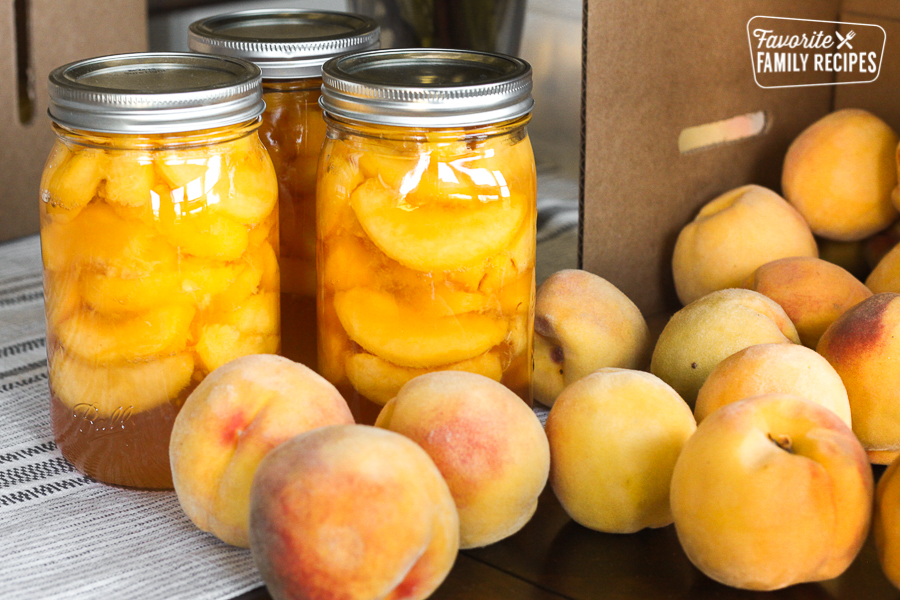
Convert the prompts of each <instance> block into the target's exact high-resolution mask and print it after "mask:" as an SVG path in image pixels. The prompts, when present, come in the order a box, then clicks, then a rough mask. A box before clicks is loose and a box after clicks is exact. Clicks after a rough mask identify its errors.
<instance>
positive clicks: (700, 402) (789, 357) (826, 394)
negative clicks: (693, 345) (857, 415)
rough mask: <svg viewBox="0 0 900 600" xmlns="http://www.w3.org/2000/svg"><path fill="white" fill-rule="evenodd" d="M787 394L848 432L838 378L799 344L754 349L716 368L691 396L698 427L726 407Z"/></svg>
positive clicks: (847, 407) (845, 402)
mask: <svg viewBox="0 0 900 600" xmlns="http://www.w3.org/2000/svg"><path fill="white" fill-rule="evenodd" d="M774 393H782V394H793V395H795V396H800V397H801V398H805V399H806V400H810V401H812V402H815V403H816V404H821V405H822V406H824V407H825V408H827V409H829V410H831V411H833V412H834V413H835V414H836V415H837V416H838V417H840V418H841V420H842V421H843V422H844V423H846V424H847V427H850V423H851V421H850V401H849V400H848V399H847V390H845V389H844V384H843V382H842V381H841V378H840V376H839V375H838V374H837V372H836V371H835V370H834V368H832V366H831V365H830V364H828V361H827V360H825V359H824V358H822V356H821V355H819V354H818V353H817V352H816V351H815V350H811V349H809V348H807V347H805V346H800V345H799V344H759V345H756V346H750V347H749V348H744V349H743V350H740V351H739V352H735V353H734V354H732V355H731V356H729V357H728V358H726V359H725V360H723V361H722V362H720V363H719V364H718V365H717V366H716V368H715V369H713V370H712V373H710V374H709V377H707V378H706V381H705V382H704V383H703V387H701V388H700V392H699V393H698V394H697V405H696V406H695V407H694V417H696V419H697V422H698V423H701V422H702V421H703V419H705V418H706V417H707V416H709V414H710V413H712V412H714V411H716V410H718V409H719V408H721V407H723V406H725V405H726V404H731V403H733V402H737V401H738V400H743V399H744V398H750V397H751V396H759V395H761V394H774Z"/></svg>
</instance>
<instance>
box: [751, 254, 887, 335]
mask: <svg viewBox="0 0 900 600" xmlns="http://www.w3.org/2000/svg"><path fill="white" fill-rule="evenodd" d="M744 287H746V288H749V289H751V290H753V291H755V292H759V293H760V294H763V295H764V296H768V297H769V298H771V299H772V300H774V301H775V302H777V303H778V304H779V305H780V306H781V308H783V309H784V312H786V313H787V316H789V317H790V318H791V321H792V322H793V323H794V326H795V327H796V328H797V334H798V335H799V336H800V341H801V342H802V343H803V345H804V346H809V347H810V348H815V347H816V344H818V343H819V338H820V337H822V334H823V333H825V330H826V329H828V326H829V325H831V324H832V323H833V322H834V320H835V319H837V318H838V317H839V316H841V315H842V314H844V312H845V311H846V310H847V309H848V308H850V307H852V306H856V305H857V304H859V303H860V302H862V301H863V300H865V299H866V298H868V297H869V296H871V295H872V292H871V291H870V290H869V288H867V287H866V286H865V285H863V283H862V282H861V281H860V280H859V279H857V278H856V277H854V276H853V275H851V274H850V273H848V272H847V271H845V270H844V269H842V268H841V267H839V266H837V265H834V264H831V263H829V262H827V261H824V260H821V259H818V258H811V257H794V258H782V259H781V260H776V261H773V262H770V263H767V264H764V265H763V266H761V267H760V268H758V269H757V270H756V271H755V272H754V273H753V275H751V276H750V278H749V279H748V280H747V281H746V282H745V284H744Z"/></svg>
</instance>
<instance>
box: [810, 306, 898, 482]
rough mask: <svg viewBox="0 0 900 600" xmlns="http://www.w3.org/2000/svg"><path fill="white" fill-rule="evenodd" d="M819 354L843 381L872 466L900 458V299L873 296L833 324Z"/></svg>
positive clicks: (820, 346)
mask: <svg viewBox="0 0 900 600" xmlns="http://www.w3.org/2000/svg"><path fill="white" fill-rule="evenodd" d="M816 350H817V351H818V352H819V354H821V355H822V356H824V357H825V359H826V360H827V361H828V362H829V363H831V366H832V367H834V370H835V371H837V373H838V375H840V376H841V380H842V381H843V382H844V387H845V388H847V396H848V397H849V398H850V412H851V413H852V415H853V431H854V433H856V435H857V436H858V437H859V441H860V442H862V445H863V446H864V447H865V449H866V451H868V453H869V459H870V460H871V461H872V462H873V463H877V464H888V463H890V462H891V461H893V460H894V459H895V458H896V457H897V456H898V454H900V294H893V293H882V294H875V295H874V296H872V297H871V298H869V299H868V300H864V301H863V302H861V303H860V304H857V305H856V306H855V307H853V308H851V309H850V310H848V311H847V312H845V313H844V314H843V315H841V316H840V317H839V318H838V319H837V320H836V321H835V322H834V323H832V324H831V327H829V328H828V329H827V330H826V331H825V334H824V335H823V336H822V339H821V340H820V341H819V345H818V347H817V348H816Z"/></svg>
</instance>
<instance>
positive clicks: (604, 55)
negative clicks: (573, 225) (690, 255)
mask: <svg viewBox="0 0 900 600" xmlns="http://www.w3.org/2000/svg"><path fill="white" fill-rule="evenodd" d="M703 4H704V10H700V9H699V5H698V3H697V2H695V1H692V0H653V1H649V2H600V1H596V0H586V1H585V16H584V35H585V39H584V71H583V74H584V75H583V76H584V80H583V89H582V93H583V109H584V110H583V114H584V117H583V123H582V127H583V147H582V150H583V152H582V194H581V200H582V205H581V206H582V219H581V231H580V255H579V256H580V261H581V264H582V267H583V268H585V269H587V270H589V271H592V272H594V273H597V274H599V275H601V276H603V277H605V278H607V279H608V280H610V281H611V282H612V283H613V284H615V285H616V286H618V287H619V288H620V289H621V290H622V291H623V292H625V293H626V294H627V295H628V296H629V297H630V298H632V299H633V300H634V301H635V303H636V304H637V305H638V306H639V307H640V308H641V310H642V311H644V313H645V314H647V315H652V314H655V313H661V312H671V311H674V310H677V309H678V308H679V307H680V304H679V302H678V299H677V297H676V295H675V287H674V283H673V280H672V272H671V258H672V250H673V248H674V245H675V240H676V238H677V236H678V232H679V231H680V230H681V228H682V227H683V226H684V225H685V224H686V223H688V222H689V221H690V220H691V219H693V217H694V216H695V215H696V213H697V211H698V210H699V209H700V207H701V206H703V205H704V204H705V203H706V202H708V201H709V200H711V199H713V198H714V197H716V196H718V195H719V194H721V193H723V192H725V191H727V190H729V189H732V188H735V187H738V186H740V185H744V184H747V183H757V184H760V185H764V186H767V187H770V188H772V189H774V190H776V191H779V192H780V187H781V186H780V180H781V167H782V161H783V159H784V155H785V152H786V151H787V148H788V146H789V145H790V143H791V141H793V139H794V138H795V137H796V136H797V135H798V134H799V133H800V132H801V131H802V130H803V129H805V128H806V127H807V126H808V125H809V124H811V123H812V122H814V121H816V120H817V119H819V118H820V117H822V116H823V115H825V114H827V113H828V112H830V111H832V110H834V109H840V108H847V107H857V108H863V109H867V110H870V111H871V112H873V113H875V114H876V115H878V116H880V117H881V118H882V119H884V120H885V121H887V122H888V123H889V124H890V125H891V126H892V127H894V129H895V130H897V131H900V97H898V96H900V1H898V0H844V2H840V1H838V0H792V1H791V2H784V1H783V0H729V1H728V2H716V3H715V10H711V9H710V10H706V7H707V6H708V4H707V3H703ZM759 15H768V16H775V17H785V18H791V19H803V20H820V21H840V22H843V23H844V24H842V25H834V24H829V23H822V24H821V29H822V31H823V32H824V33H826V34H833V33H834V31H835V30H837V31H838V32H839V33H842V35H846V33H847V31H849V29H850V28H851V27H850V26H849V25H847V24H848V23H872V24H878V25H880V26H881V27H882V28H883V30H884V33H885V34H886V35H883V39H886V42H885V45H884V48H883V59H882V64H881V71H880V73H879V74H878V78H877V80H876V81H875V82H874V83H863V84H853V85H819V86H810V87H782V88H763V87H760V86H759V85H757V82H756V81H755V79H754V66H753V57H752V55H751V51H752V49H751V45H750V41H749V40H748V22H749V21H750V19H752V18H753V17H755V16H759ZM784 23H786V24H788V25H790V24H791V23H792V22H790V21H785V22H784ZM802 25H803V24H802V23H801V24H798V25H797V26H798V30H797V31H800V30H801V28H802V27H801V26H802ZM855 28H856V29H857V30H858V31H859V37H857V38H856V40H855V41H854V44H856V45H857V49H859V48H861V47H863V46H864V45H866V44H869V43H870V42H871V40H869V41H865V40H863V37H864V32H863V31H862V30H863V28H861V27H858V26H856V27H855ZM869 30H871V31H872V32H873V35H874V36H875V37H877V36H878V35H881V34H879V33H878V31H877V28H870V29H868V30H866V31H869ZM857 41H859V42H860V43H857ZM870 45H871V44H870ZM785 77H787V78H788V79H790V78H791V77H794V78H795V79H792V80H791V81H792V82H793V83H803V82H806V83H810V82H813V83H816V82H818V83H823V82H822V81H821V76H819V79H816V77H813V76H810V77H811V79H810V80H809V81H806V80H804V79H802V76H800V75H791V76H785ZM796 77H801V79H796ZM830 77H831V81H835V80H836V81H840V82H843V81H844V80H846V79H849V76H842V75H832V76H830ZM775 79H776V80H777V79H778V78H777V77H776V78H775ZM772 82H773V81H768V82H767V83H772ZM775 83H778V81H775ZM782 83H784V82H782ZM759 113H762V115H759ZM752 114H755V115H757V116H759V117H760V118H764V121H765V125H764V129H763V132H762V134H760V135H756V136H754V137H750V138H747V139H743V140H740V141H731V142H727V143H722V144H719V145H715V146H712V147H708V148H704V149H699V150H694V151H691V152H686V153H682V152H680V151H679V137H680V136H681V135H682V132H683V131H684V130H685V129H686V128H691V127H696V126H699V125H703V124H707V123H714V122H717V121H722V120H727V119H731V118H733V117H736V116H739V115H752Z"/></svg>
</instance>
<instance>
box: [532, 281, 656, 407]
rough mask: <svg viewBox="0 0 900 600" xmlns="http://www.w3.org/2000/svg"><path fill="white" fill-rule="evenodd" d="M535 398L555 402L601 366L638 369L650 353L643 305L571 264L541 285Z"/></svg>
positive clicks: (537, 306)
mask: <svg viewBox="0 0 900 600" xmlns="http://www.w3.org/2000/svg"><path fill="white" fill-rule="evenodd" d="M534 312H535V314H534V332H535V336H534V398H535V400H537V401H538V402H540V403H542V404H545V405H547V406H552V405H553V402H554V400H556V397H557V396H558V395H559V394H560V392H562V391H563V389H564V388H565V387H566V386H568V385H571V384H572V383H574V382H575V381H578V380H579V379H581V378H582V377H584V376H585V375H587V374H588V373H591V372H592V371H595V370H597V369H599V368H601V367H621V368H626V369H638V368H642V367H644V366H645V363H646V360H647V358H648V357H649V354H650V333H649V331H648V329H647V323H646V321H644V317H643V316H642V315H641V311H640V310H639V309H638V307H637V306H635V305H634V303H633V302H632V301H631V300H629V299H628V297H627V296H626V295H625V294H623V293H622V292H620V291H619V290H618V288H616V287H615V286H614V285H613V284H611V283H609V282H608V281H606V280H605V279H603V278H601V277H598V276H597V275H594V274H592V273H588V272H587V271H579V270H576V269H567V270H564V271H559V272H557V273H554V274H553V275H551V276H550V277H548V278H547V279H546V280H545V281H544V283H542V284H541V287H540V288H538V291H537V300H536V302H535V311H534Z"/></svg>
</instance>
